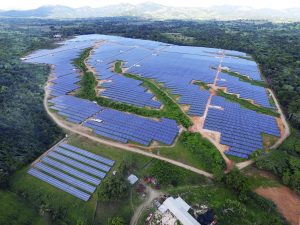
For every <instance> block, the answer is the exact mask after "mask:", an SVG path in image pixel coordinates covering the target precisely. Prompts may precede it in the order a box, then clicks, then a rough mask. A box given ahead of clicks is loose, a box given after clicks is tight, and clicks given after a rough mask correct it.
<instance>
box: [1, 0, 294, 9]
mask: <svg viewBox="0 0 300 225" xmlns="http://www.w3.org/2000/svg"><path fill="white" fill-rule="evenodd" d="M145 1H149V0H109V1H107V0H84V1H82V0H12V1H7V0H2V1H0V9H4V10H8V9H34V8H37V7H39V6H42V5H65V6H70V7H74V8H77V7H83V6H90V7H94V8H95V7H101V6H105V5H115V4H120V3H131V4H139V3H143V2H145ZM150 1H151V2H155V3H158V4H162V5H167V6H175V7H209V6H214V5H239V6H250V7H253V8H272V9H285V8H293V7H297V8H300V0H284V1H282V0H150Z"/></svg>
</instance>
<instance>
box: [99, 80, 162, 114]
mask: <svg viewBox="0 0 300 225" xmlns="http://www.w3.org/2000/svg"><path fill="white" fill-rule="evenodd" d="M109 81H110V82H106V83H103V84H101V86H102V87H104V88H105V90H104V91H103V92H101V95H102V96H105V97H108V98H110V99H112V100H116V101H119V102H123V103H127V104H131V105H135V106H139V107H145V106H148V107H151V108H157V109H158V108H160V106H161V104H160V103H159V102H158V101H156V100H154V99H153V98H154V97H155V96H154V94H152V93H149V92H146V91H147V89H146V88H144V87H142V86H141V84H142V82H141V81H138V80H135V79H131V78H128V77H125V76H122V75H118V74H116V75H113V76H111V77H110V78H109Z"/></svg>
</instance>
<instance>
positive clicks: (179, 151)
mask: <svg viewBox="0 0 300 225" xmlns="http://www.w3.org/2000/svg"><path fill="white" fill-rule="evenodd" d="M154 152H155V153H156V154H159V155H162V156H165V157H168V158H171V159H174V160H177V161H180V162H182V163H185V164H188V165H191V166H194V167H196V168H199V169H203V170H206V171H208V172H214V170H216V169H217V170H223V169H224V168H225V162H224V160H223V158H222V156H221V154H220V153H219V151H218V149H216V147H215V146H214V145H213V144H211V143H210V142H209V141H208V140H206V139H204V138H202V137H201V135H200V134H198V133H189V132H183V133H182V134H181V136H180V137H179V140H178V142H177V143H176V145H175V146H174V147H173V148H158V149H155V151H154Z"/></svg>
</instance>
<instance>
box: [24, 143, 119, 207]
mask: <svg viewBox="0 0 300 225" xmlns="http://www.w3.org/2000/svg"><path fill="white" fill-rule="evenodd" d="M114 163H115V162H114V160H110V159H107V158H105V157H102V156H99V155H96V154H94V153H91V152H88V151H86V150H84V149H81V148H77V147H75V146H72V145H69V144H67V143H60V144H59V145H58V146H56V147H54V149H53V150H52V151H50V152H48V153H47V155H45V156H42V157H41V158H40V160H39V162H37V163H35V164H34V165H32V167H31V168H30V169H29V170H28V173H29V174H30V175H32V176H34V177H36V178H38V179H40V180H42V181H44V182H46V183H48V184H50V185H52V186H54V187H56V188H58V189H60V190H62V191H65V192H67V193H69V194H71V195H73V196H75V197H77V198H79V199H81V200H83V201H88V200H89V198H90V197H91V195H92V194H93V193H94V192H95V190H96V188H97V186H98V185H100V184H101V181H102V180H103V179H104V178H105V176H106V174H107V173H108V172H109V171H110V169H111V167H112V166H113V165H114Z"/></svg>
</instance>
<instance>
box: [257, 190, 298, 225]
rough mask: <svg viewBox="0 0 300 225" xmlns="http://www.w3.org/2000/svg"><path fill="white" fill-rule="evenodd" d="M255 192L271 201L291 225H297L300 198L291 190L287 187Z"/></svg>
mask: <svg viewBox="0 0 300 225" xmlns="http://www.w3.org/2000/svg"><path fill="white" fill-rule="evenodd" d="M255 192H256V193H257V194H259V195H261V196H263V197H264V198H267V199H269V200H271V201H273V202H274V203H275V204H276V206H277V208H278V209H279V211H280V212H281V213H282V215H283V216H284V217H285V218H286V219H287V220H288V221H289V222H290V223H291V225H299V219H300V197H299V196H298V195H297V194H295V193H294V192H293V191H292V190H291V189H289V188H288V187H270V188H258V189H256V190H255Z"/></svg>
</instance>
